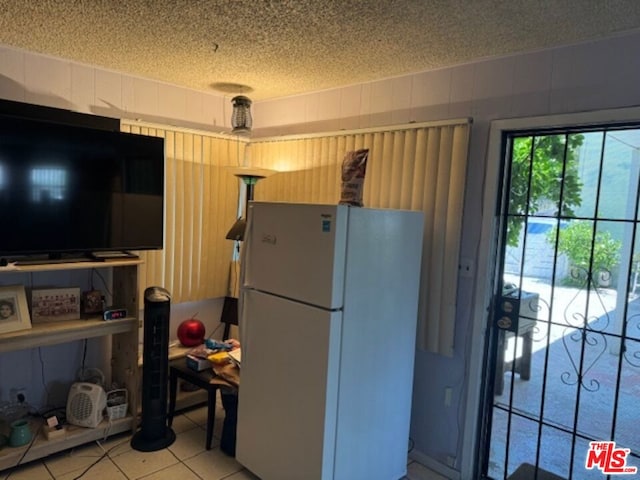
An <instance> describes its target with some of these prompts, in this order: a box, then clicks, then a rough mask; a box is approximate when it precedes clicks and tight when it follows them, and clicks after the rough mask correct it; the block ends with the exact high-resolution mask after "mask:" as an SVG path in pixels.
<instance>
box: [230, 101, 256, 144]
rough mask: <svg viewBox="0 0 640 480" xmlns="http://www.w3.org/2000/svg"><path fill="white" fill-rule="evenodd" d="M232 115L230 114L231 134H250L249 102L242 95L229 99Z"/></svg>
mask: <svg viewBox="0 0 640 480" xmlns="http://www.w3.org/2000/svg"><path fill="white" fill-rule="evenodd" d="M231 103H232V104H233V113H232V114H231V127H232V129H231V133H236V134H239V135H242V134H248V133H250V132H251V126H252V124H253V122H252V119H251V100H250V99H249V98H248V97H245V96H244V95H238V96H237V97H233V98H232V99H231Z"/></svg>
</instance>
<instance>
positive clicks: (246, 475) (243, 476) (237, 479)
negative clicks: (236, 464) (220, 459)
mask: <svg viewBox="0 0 640 480" xmlns="http://www.w3.org/2000/svg"><path fill="white" fill-rule="evenodd" d="M224 480H260V479H259V478H258V477H256V476H255V475H254V474H252V473H251V472H250V471H249V470H241V471H239V472H238V473H234V474H233V475H231V476H230V477H225V478H224Z"/></svg>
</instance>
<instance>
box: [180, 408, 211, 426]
mask: <svg viewBox="0 0 640 480" xmlns="http://www.w3.org/2000/svg"><path fill="white" fill-rule="evenodd" d="M183 415H184V416H185V417H187V418H188V419H189V420H191V421H192V422H194V423H195V424H197V425H199V426H201V427H202V426H205V427H206V425H207V407H200V408H196V409H195V410H189V411H187V412H185V413H183Z"/></svg>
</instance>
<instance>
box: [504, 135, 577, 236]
mask: <svg viewBox="0 0 640 480" xmlns="http://www.w3.org/2000/svg"><path fill="white" fill-rule="evenodd" d="M583 141H584V136H583V135H580V134H571V135H543V136H536V137H532V136H526V137H515V138H514V139H513V152H512V159H511V184H510V195H509V222H508V225H507V245H509V246H512V247H517V246H518V240H519V237H520V232H521V231H522V226H523V225H524V218H525V216H527V215H535V214H536V213H539V212H540V211H541V210H542V209H547V208H548V206H549V205H551V206H552V208H553V209H554V210H555V211H552V212H549V215H556V214H557V212H558V209H559V208H558V205H561V209H560V212H561V215H562V216H573V215H574V211H573V208H574V207H578V206H580V204H581V203H582V198H581V190H582V183H581V182H580V178H579V173H578V150H579V148H580V146H581V145H582V143H583ZM563 182H564V185H563ZM561 195H562V198H560V197H561ZM527 200H528V203H527Z"/></svg>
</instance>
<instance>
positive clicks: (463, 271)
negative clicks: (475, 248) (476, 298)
mask: <svg viewBox="0 0 640 480" xmlns="http://www.w3.org/2000/svg"><path fill="white" fill-rule="evenodd" d="M473 265H474V261H473V259H472V258H469V257H462V258H461V259H460V264H459V265H458V270H459V271H460V276H461V277H473V274H474V272H473Z"/></svg>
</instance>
